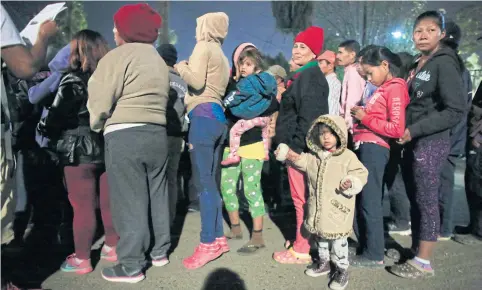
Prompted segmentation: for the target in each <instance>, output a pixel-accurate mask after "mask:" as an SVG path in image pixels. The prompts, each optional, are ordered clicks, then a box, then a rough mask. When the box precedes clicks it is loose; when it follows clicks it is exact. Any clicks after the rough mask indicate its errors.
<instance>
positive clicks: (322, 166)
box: [278, 115, 368, 240]
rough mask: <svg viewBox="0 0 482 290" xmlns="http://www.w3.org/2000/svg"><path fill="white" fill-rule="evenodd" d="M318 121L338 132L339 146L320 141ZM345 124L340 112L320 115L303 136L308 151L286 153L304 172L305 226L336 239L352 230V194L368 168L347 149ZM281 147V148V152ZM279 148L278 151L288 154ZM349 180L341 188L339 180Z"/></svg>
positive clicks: (361, 182) (366, 174) (361, 186)
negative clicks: (334, 147)
mask: <svg viewBox="0 0 482 290" xmlns="http://www.w3.org/2000/svg"><path fill="white" fill-rule="evenodd" d="M320 123H324V124H326V125H328V126H329V127H330V128H332V129H333V131H334V132H335V133H336V135H338V137H339V140H340V143H341V146H339V147H338V148H337V150H336V151H334V152H332V153H330V152H328V151H325V150H323V148H322V147H321V145H320V142H319V139H320V138H319V137H320V135H319V133H318V132H319V129H318V126H319V125H320ZM347 135H348V134H347V127H346V123H345V120H344V119H343V118H342V117H340V116H333V115H323V116H320V117H319V118H318V119H316V120H315V121H314V122H313V125H312V126H311V128H310V130H309V131H308V134H307V137H306V143H307V144H308V148H309V149H310V150H311V152H310V153H302V154H301V155H298V156H299V157H298V158H293V157H291V156H292V155H291V154H288V160H289V161H291V162H290V165H292V166H293V167H295V168H297V169H298V170H300V171H303V172H306V176H307V179H308V187H309V198H308V201H307V203H308V212H307V215H306V219H305V222H304V226H305V227H306V229H307V230H308V231H309V232H310V233H312V234H314V235H316V236H320V237H322V238H324V239H330V240H334V239H339V238H343V237H347V236H349V235H350V234H351V232H352V228H353V218H354V212H355V196H354V195H356V194H358V193H360V191H361V190H362V189H363V186H365V184H366V182H367V178H368V170H367V169H366V168H365V166H363V164H362V163H361V162H360V161H359V160H358V158H357V156H356V155H355V153H353V152H352V151H350V150H348V149H347ZM281 151H284V152H283V153H281ZM286 152H287V150H282V149H280V153H279V154H278V159H279V160H282V159H283V158H282V157H280V156H279V155H285V156H286V155H287V154H286ZM346 180H350V181H351V183H352V186H351V188H349V189H347V190H345V191H343V192H341V191H340V189H339V188H340V184H342V183H343V182H345V181H346Z"/></svg>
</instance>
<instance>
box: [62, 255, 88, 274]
mask: <svg viewBox="0 0 482 290" xmlns="http://www.w3.org/2000/svg"><path fill="white" fill-rule="evenodd" d="M60 270H61V271H62V272H68V273H76V274H80V275H83V274H87V273H90V272H92V271H93V270H94V269H93V268H92V264H91V263H90V259H88V260H82V259H79V258H77V257H76V255H75V254H72V255H70V256H68V257H67V259H65V262H63V263H62V266H60Z"/></svg>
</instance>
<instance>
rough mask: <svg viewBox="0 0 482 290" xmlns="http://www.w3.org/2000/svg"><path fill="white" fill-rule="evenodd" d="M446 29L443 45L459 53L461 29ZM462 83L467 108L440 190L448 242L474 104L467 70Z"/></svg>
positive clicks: (444, 236)
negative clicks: (459, 165) (457, 178)
mask: <svg viewBox="0 0 482 290" xmlns="http://www.w3.org/2000/svg"><path fill="white" fill-rule="evenodd" d="M445 29H446V32H445V34H446V36H445V38H444V39H443V40H442V41H443V43H444V44H445V45H446V46H448V47H450V48H452V49H453V50H455V51H456V52H457V51H458V47H459V43H460V39H461V36H462V33H461V30H460V27H459V26H458V25H457V24H456V23H454V22H453V21H447V22H446V24H445ZM454 77H455V76H454ZM462 81H463V85H464V96H465V99H466V104H467V106H466V110H465V113H464V117H463V119H462V121H461V122H460V123H458V124H457V125H455V126H454V127H453V128H452V130H451V131H450V140H451V148H450V154H449V157H448V159H447V160H446V162H445V164H444V168H443V170H442V174H441V176H440V177H441V179H440V181H441V182H440V190H439V204H440V215H441V218H440V221H441V225H440V238H439V240H448V239H450V238H451V237H452V234H453V230H454V225H453V220H452V212H453V207H454V202H453V197H454V178H455V167H456V164H455V163H456V161H457V159H458V158H460V157H461V156H464V155H465V148H466V143H467V115H468V112H469V109H470V103H471V102H472V81H471V80H470V73H469V71H468V70H467V69H466V68H464V70H463V71H462Z"/></svg>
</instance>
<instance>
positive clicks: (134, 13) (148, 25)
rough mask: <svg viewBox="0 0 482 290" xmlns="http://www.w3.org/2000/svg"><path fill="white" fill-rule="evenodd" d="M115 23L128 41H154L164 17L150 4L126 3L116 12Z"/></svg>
mask: <svg viewBox="0 0 482 290" xmlns="http://www.w3.org/2000/svg"><path fill="white" fill-rule="evenodd" d="M114 24H115V27H116V29H117V32H119V35H120V36H121V37H122V39H124V40H125V41H126V42H142V43H153V42H154V41H156V39H157V36H158V34H159V28H161V24H162V18H161V16H160V15H159V13H157V12H156V11H155V10H154V9H152V8H151V6H149V5H148V4H145V3H141V4H134V5H124V6H122V7H121V8H120V9H119V11H117V13H116V14H114Z"/></svg>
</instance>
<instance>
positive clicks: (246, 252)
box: [237, 242, 266, 256]
mask: <svg viewBox="0 0 482 290" xmlns="http://www.w3.org/2000/svg"><path fill="white" fill-rule="evenodd" d="M263 248H266V246H265V245H255V244H252V243H251V242H248V243H247V244H246V245H244V246H242V247H241V248H239V250H237V253H238V254H239V255H241V256H250V255H252V254H255V253H256V252H257V251H258V250H260V249H263Z"/></svg>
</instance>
